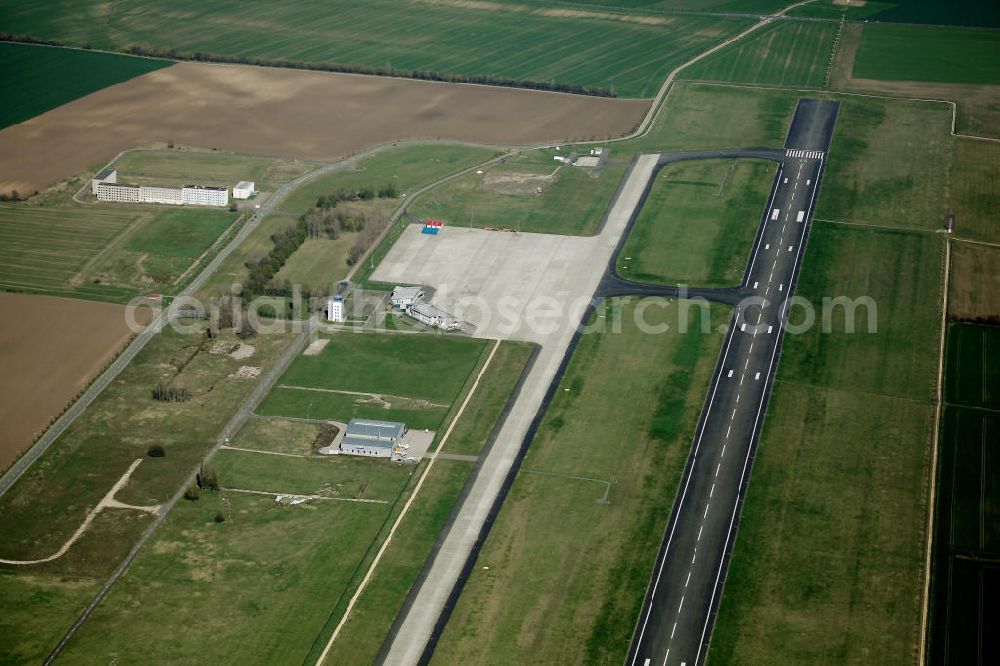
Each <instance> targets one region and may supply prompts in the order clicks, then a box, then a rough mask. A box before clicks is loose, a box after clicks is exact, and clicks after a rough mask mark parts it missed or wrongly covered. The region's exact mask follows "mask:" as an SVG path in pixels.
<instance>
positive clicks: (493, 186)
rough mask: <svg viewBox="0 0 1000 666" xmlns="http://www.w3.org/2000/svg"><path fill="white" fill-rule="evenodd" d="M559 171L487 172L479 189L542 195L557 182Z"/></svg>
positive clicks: (503, 192) (502, 192)
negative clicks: (547, 172) (546, 172)
mask: <svg viewBox="0 0 1000 666" xmlns="http://www.w3.org/2000/svg"><path fill="white" fill-rule="evenodd" d="M557 171H559V169H556V170H555V171H553V172H552V173H549V174H544V173H515V172H510V171H499V172H496V171H487V172H486V173H485V174H484V175H483V179H482V181H480V183H479V187H480V189H482V190H486V191H487V192H497V193H499V194H541V193H542V192H544V191H545V190H546V189H547V188H548V187H549V185H551V184H552V183H553V182H555V179H556V172H557Z"/></svg>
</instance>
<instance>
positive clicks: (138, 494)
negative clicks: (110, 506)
mask: <svg viewBox="0 0 1000 666" xmlns="http://www.w3.org/2000/svg"><path fill="white" fill-rule="evenodd" d="M226 335H227V336H231V333H228V334H226ZM287 340H288V338H287V336H281V335H269V336H258V337H257V338H255V339H254V341H253V344H254V345H255V347H256V351H255V354H254V356H253V357H252V359H248V360H243V361H237V360H235V359H232V358H229V357H228V356H225V355H213V354H209V353H207V350H206V348H205V347H204V346H203V345H202V342H203V338H202V337H201V336H200V335H182V334H179V333H176V332H174V331H172V330H170V329H167V330H166V331H165V332H164V333H162V334H161V335H160V336H158V337H157V338H156V339H155V340H154V341H153V342H151V343H150V344H149V345H147V346H146V348H145V349H144V350H143V351H142V352H141V353H140V354H139V355H138V356H137V358H136V360H135V361H134V362H133V363H132V364H130V365H129V366H128V367H127V368H126V369H125V371H124V372H123V373H122V374H121V375H120V376H119V378H118V380H117V381H115V382H113V383H112V384H111V385H110V386H109V387H108V388H107V389H106V390H105V391H104V392H103V393H101V395H100V396H98V398H97V400H96V401H95V402H94V403H93V404H92V405H91V406H90V408H89V409H88V410H87V411H86V412H85V413H84V414H83V415H82V416H81V417H79V418H78V419H77V420H76V421H75V422H74V423H73V425H72V426H71V427H70V428H69V429H68V430H67V431H66V432H65V433H64V434H63V435H62V436H61V437H60V438H59V439H58V440H57V441H56V442H55V444H54V445H53V446H52V447H51V448H50V449H49V450H48V451H47V452H46V453H45V454H44V455H43V456H42V457H41V458H40V459H39V460H38V462H36V463H35V464H34V465H33V466H32V467H31V468H30V469H29V470H28V472H27V473H26V474H25V475H24V476H23V477H21V479H20V480H19V481H18V482H17V483H16V484H15V485H14V486H13V487H12V488H11V489H10V490H9V491H8V492H7V493H6V494H5V495H4V496H3V498H0V530H2V531H3V533H4V534H5V535H7V536H6V538H5V539H4V542H3V547H2V554H0V557H3V558H6V559H34V558H40V557H47V556H49V555H51V554H53V553H55V552H56V551H57V550H58V549H59V547H60V546H61V545H62V544H63V543H64V542H65V541H66V540H67V539H68V538H69V536H70V535H71V534H72V533H73V531H74V530H75V529H76V528H77V527H78V526H79V524H80V522H81V521H82V520H83V518H84V516H85V515H86V514H87V513H88V512H89V511H90V510H91V509H92V508H93V507H94V506H95V504H96V503H97V501H98V500H99V499H100V498H101V497H103V496H104V494H105V493H107V492H108V490H109V489H110V488H111V487H112V485H113V484H114V483H115V482H116V481H117V480H118V479H119V477H120V476H121V475H122V473H123V472H124V471H125V470H126V469H127V468H128V466H129V465H130V464H131V463H132V462H133V461H134V460H136V459H140V458H141V459H143V462H142V463H140V465H139V467H138V468H136V470H135V472H134V473H133V474H132V477H131V480H130V482H129V483H128V485H127V486H125V487H124V488H123V489H122V490H120V491H119V492H118V494H117V496H116V498H117V499H118V500H120V501H122V502H125V503H128V504H134V505H152V504H157V503H160V502H163V501H165V500H166V499H168V498H169V497H170V496H171V495H173V493H174V492H175V491H176V489H177V488H178V487H179V486H180V484H181V483H182V481H183V479H184V478H185V477H186V476H187V475H188V473H189V472H190V471H191V470H193V469H194V468H195V467H196V466H197V464H198V461H199V460H201V458H202V456H203V455H204V453H205V451H206V450H207V449H208V447H209V445H210V444H211V443H212V442H213V441H214V438H215V437H216V436H217V434H218V432H219V431H220V430H221V429H222V426H223V424H224V423H225V422H226V421H227V420H228V419H229V417H230V415H231V413H232V411H233V410H234V409H235V408H236V406H237V405H238V404H239V403H240V402H241V401H242V400H243V399H244V397H245V396H246V395H247V393H249V391H250V390H251V389H252V388H253V386H254V383H252V382H245V381H239V380H236V379H231V378H229V377H228V376H227V375H229V374H230V373H232V372H234V371H235V370H236V369H237V368H238V367H239V366H240V365H243V364H246V363H248V362H250V363H254V364H256V365H258V366H262V367H267V365H268V364H269V363H270V362H271V360H272V359H273V358H274V356H275V354H276V352H277V350H278V349H280V348H282V347H283V346H284V344H286V343H287ZM157 382H173V384H174V385H183V386H185V387H187V388H188V389H189V390H190V391H191V392H192V394H193V397H192V398H191V399H190V400H189V401H187V402H182V403H166V402H157V401H155V400H153V399H152V397H151V393H150V392H151V389H152V387H153V386H154V384H156V383H157ZM151 444H160V445H162V446H163V447H164V449H165V451H166V454H167V455H166V456H165V457H162V458H147V456H146V451H147V449H148V447H149V446H150V445H151ZM151 519H152V517H151V515H150V514H148V513H142V512H139V511H130V510H112V511H103V512H102V513H100V514H98V516H97V518H96V519H95V520H94V522H93V524H92V525H91V527H90V529H89V530H88V531H87V532H85V533H84V535H83V536H82V537H81V538H80V540H78V541H77V542H76V543H74V544H73V545H72V546H71V547H70V548H69V550H68V551H67V553H66V554H65V555H63V556H62V557H60V558H58V559H56V560H54V561H52V562H49V563H47V564H40V565H33V566H31V567H30V568H23V567H15V566H12V565H4V566H3V567H2V568H3V569H4V571H5V575H3V576H0V586H3V590H2V594H0V597H2V598H4V599H9V598H14V599H17V598H20V599H24V598H32V599H36V600H38V603H31V604H24V605H19V606H17V607H13V606H7V607H6V608H5V612H4V628H3V629H0V631H14V634H13V635H8V636H4V637H0V646H2V647H0V661H5V662H6V661H9V660H13V659H14V655H15V654H18V653H20V652H22V651H26V652H25V654H34V657H32V658H28V659H27V661H36V662H37V661H39V660H40V657H41V655H40V654H38V653H37V652H32V651H33V650H43V651H44V652H47V651H48V649H51V647H52V645H51V644H47V645H42V644H41V643H38V642H37V641H45V640H47V638H46V637H49V636H51V635H52V634H53V632H58V633H59V634H61V633H62V631H65V629H66V627H67V625H66V624H65V623H64V621H65V619H66V618H67V617H68V616H70V615H75V614H76V613H79V612H80V611H81V610H82V608H83V605H82V604H79V605H78V604H77V602H78V601H80V600H81V597H82V596H84V593H80V594H77V592H76V591H75V588H74V587H73V586H71V585H68V584H67V583H68V582H71V581H78V582H79V584H80V588H81V589H83V588H87V590H88V591H90V590H92V589H93V588H92V587H90V585H91V584H94V583H96V582H98V581H101V580H103V579H104V578H105V577H106V576H107V575H108V574H110V573H111V571H112V569H113V568H114V567H115V566H116V565H117V564H118V562H119V561H120V560H121V559H122V558H123V557H124V556H125V554H126V553H127V552H128V550H129V548H131V546H132V545H133V543H134V542H135V539H136V538H137V537H138V535H139V534H140V532H141V531H142V530H143V529H145V528H146V526H147V525H148V524H149V521H150V520H151ZM60 581H62V584H60ZM50 594H51V595H52V596H53V598H54V599H56V600H57V601H56V603H54V605H53V606H52V607H49V606H46V605H43V603H41V600H43V599H45V598H46V596H47V595H50ZM63 598H64V599H65V601H58V600H59V599H63ZM50 611H51V614H50Z"/></svg>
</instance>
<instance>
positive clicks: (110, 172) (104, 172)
mask: <svg viewBox="0 0 1000 666" xmlns="http://www.w3.org/2000/svg"><path fill="white" fill-rule="evenodd" d="M117 182H118V170H117V169H115V168H114V167H112V166H108V167H104V168H103V169H101V170H100V171H98V172H97V175H96V176H94V177H93V178H91V179H90V193H91V194H93V195H94V196H95V197H96V196H97V188H98V186H100V184H101V183H117Z"/></svg>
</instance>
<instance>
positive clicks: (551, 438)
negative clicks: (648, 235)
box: [433, 305, 729, 664]
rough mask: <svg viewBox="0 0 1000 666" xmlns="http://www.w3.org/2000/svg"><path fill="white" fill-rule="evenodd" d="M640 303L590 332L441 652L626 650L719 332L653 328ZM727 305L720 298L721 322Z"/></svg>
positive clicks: (449, 657)
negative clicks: (636, 317)
mask: <svg viewBox="0 0 1000 666" xmlns="http://www.w3.org/2000/svg"><path fill="white" fill-rule="evenodd" d="M599 314H604V315H607V316H608V317H609V318H610V317H611V316H612V314H611V312H610V307H609V306H607V305H606V306H604V308H602V310H601V311H600V312H599ZM633 314H635V310H634V306H633V305H627V306H625V309H624V311H623V317H622V320H623V327H622V330H621V332H612V331H605V332H599V333H593V334H589V335H585V336H583V338H582V339H581V341H580V344H579V346H578V347H577V349H576V350H575V352H574V354H573V358H572V360H571V362H570V365H569V367H568V369H567V372H566V375H565V377H564V379H563V380H562V382H561V383H560V385H559V388H558V390H557V391H556V394H555V397H554V399H553V401H552V404H551V405H550V407H549V408H548V410H547V412H546V414H545V417H544V420H543V422H542V425H541V428H540V429H539V432H538V434H537V436H536V437H535V440H534V441H533V442H532V444H531V447H530V448H529V450H528V453H527V455H526V457H525V459H524V462H523V464H522V466H521V470H520V472H519V474H518V476H517V479H516V480H515V481H514V485H513V487H512V488H511V491H510V494H509V495H508V497H507V499H506V501H505V502H504V505H503V507H502V508H501V510H500V514H499V516H498V517H497V520H496V522H495V523H494V525H493V527H492V529H491V531H490V534H489V536H488V537H487V540H486V543H485V545H484V547H483V550H482V552H481V553H480V555H479V557H478V559H477V561H476V565H475V567H474V568H473V570H472V574H471V576H470V578H469V580H468V582H467V583H466V584H465V587H464V589H463V591H462V594H461V596H460V597H459V600H458V605H457V606H456V608H455V611H454V613H453V614H452V616H451V619H450V621H449V623H448V624H447V626H446V627H445V630H444V633H443V635H442V637H441V639H440V641H439V643H438V645H437V648H436V650H435V653H434V657H433V660H434V662H436V663H447V664H451V663H472V662H475V663H525V662H532V663H617V662H620V661H621V660H622V659H623V658H624V655H625V651H626V650H627V649H628V644H629V639H630V637H631V634H632V629H633V626H634V622H635V619H636V616H637V614H638V611H639V606H640V604H641V603H642V597H643V591H644V590H645V588H646V584H647V582H648V580H649V572H650V571H651V569H652V565H653V560H654V559H655V555H656V551H657V549H658V547H659V545H660V540H661V537H662V535H663V529H664V527H665V525H666V521H667V517H668V515H669V513H670V507H671V504H672V502H673V498H674V494H675V491H676V487H677V484H678V482H679V480H680V474H681V468H682V466H683V464H684V460H685V457H686V455H687V452H688V447H689V446H690V442H691V439H692V436H693V432H694V428H695V424H696V421H697V418H698V414H699V412H700V409H701V405H702V402H703V400H704V398H705V392H706V389H707V386H708V381H709V377H710V374H711V371H712V368H713V367H714V364H715V361H716V357H717V355H718V352H719V348H720V346H721V343H722V336H721V335H718V334H709V335H705V334H702V333H701V332H700V331H691V332H689V333H686V334H681V333H679V332H677V331H676V327H673V328H672V329H671V330H670V331H668V332H666V333H663V334H660V335H652V334H648V333H643V332H641V331H640V330H639V327H638V326H636V325H635V324H634V323H633V317H632V315H633ZM728 314H729V313H728V311H727V310H726V309H724V308H721V307H713V309H712V315H713V316H712V320H713V324H720V323H722V322H724V321H725V320H726V318H727V316H728ZM658 316H660V317H663V318H664V320H666V319H667V318H668V315H667V314H666V313H665V311H662V310H661V311H660V315H658ZM655 319H657V316H656V315H653V314H652V313H647V320H648V321H649V322H650V323H658V321H659V320H657V321H653V320H655ZM713 330H715V329H714V328H713ZM651 366H655V367H656V368H657V372H655V373H650V372H647V371H646V370H648V368H649V367H651ZM622 377H629V381H628V382H627V383H623V382H622V381H621V378H622ZM578 477H588V478H589V480H588V479H584V478H578ZM593 479H599V480H600V479H604V480H607V482H608V483H609V484H610V490H609V491H608V503H598V502H597V501H596V500H599V499H601V498H602V497H603V496H604V494H605V490H606V489H607V488H608V486H607V485H606V484H605V483H604V482H602V481H594V480H593Z"/></svg>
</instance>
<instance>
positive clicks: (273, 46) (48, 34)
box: [0, 0, 751, 97]
mask: <svg viewBox="0 0 1000 666" xmlns="http://www.w3.org/2000/svg"><path fill="white" fill-rule="evenodd" d="M237 6H238V7H239V8H240V10H241V12H243V13H242V14H241V13H239V12H235V11H234V9H235V8H236V7H237ZM0 14H2V15H3V16H4V29H5V30H7V31H8V32H13V33H25V34H31V35H34V36H37V37H45V38H56V39H60V40H63V41H65V42H67V43H69V44H73V45H78V44H83V43H91V44H93V45H94V46H96V47H101V48H123V47H125V46H127V45H129V44H148V45H151V46H154V47H162V48H174V49H177V50H179V51H188V52H193V51H208V52H213V53H223V54H227V55H236V56H263V57H268V58H284V59H290V60H300V61H307V62H320V63H322V62H327V63H334V62H340V63H352V64H363V65H370V66H374V67H382V66H384V65H386V64H387V63H388V64H390V65H391V66H392V67H394V68H397V69H402V70H430V71H437V72H446V73H453V74H462V75H490V76H496V77H510V78H514V79H530V80H535V81H546V82H547V81H552V80H555V81H557V82H559V83H567V84H578V85H605V86H612V87H613V88H614V90H615V91H616V92H617V93H618V94H619V95H621V96H625V97H649V96H652V94H653V93H654V92H655V91H656V89H657V88H658V87H659V85H660V83H661V81H662V79H663V78H664V77H665V76H666V74H667V72H669V71H670V70H671V69H673V68H674V67H676V66H677V65H678V64H679V63H681V62H683V61H685V60H687V59H688V58H690V57H691V56H692V55H694V54H696V53H698V52H700V51H703V50H705V49H706V48H708V47H709V46H711V45H713V44H715V43H717V42H719V41H722V40H723V39H724V38H725V37H727V36H729V35H732V34H735V33H736V32H738V31H739V30H741V29H742V28H745V27H746V26H748V25H750V23H751V20H750V19H747V18H735V17H720V16H690V15H689V16H682V15H677V16H670V17H660V18H656V19H653V20H651V21H622V20H618V17H617V16H614V15H612V16H608V15H606V14H605V15H604V16H591V17H581V16H580V15H578V14H575V13H573V14H571V15H569V16H565V15H563V13H562V12H560V11H558V10H553V11H546V10H542V11H537V10H536V9H535V8H524V7H523V6H518V5H479V6H474V5H471V6H470V5H466V4H464V3H441V4H436V3H435V4H424V3H417V2H412V1H404V2H393V1H392V0H372V1H369V2H366V3H365V4H364V6H359V5H357V4H355V3H351V2H348V1H347V0H335V1H333V2H327V3H323V4H322V5H309V6H281V7H278V6H275V5H273V4H272V3H268V2H264V0H254V1H252V2H248V3H247V2H244V3H238V5H237V4H235V3H232V2H229V3H220V4H209V5H206V4H204V3H197V2H193V1H192V0H186V1H185V2H180V3H178V2H168V1H167V0H159V1H157V2H153V3H144V4H143V5H142V6H139V4H138V3H134V2H128V3H123V4H120V5H116V6H114V7H108V6H107V5H104V4H102V3H99V2H96V0H91V1H89V2H86V3H85V4H84V5H83V6H80V3H72V6H70V3H66V2H55V3H47V4H46V5H44V6H31V7H29V6H25V5H24V4H23V3H20V4H19V3H15V2H13V1H11V0H5V1H4V2H3V3H2V4H0ZM70 16H72V17H73V20H69V18H68V17H70ZM241 16H242V17H244V18H241ZM193 25H197V26H198V29H196V30H192V29H191V26H193ZM181 26H185V27H181ZM291 35H294V36H291ZM368 35H381V36H382V37H383V38H382V39H378V40H374V41H373V40H371V39H369V38H368V37H367V36H368Z"/></svg>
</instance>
